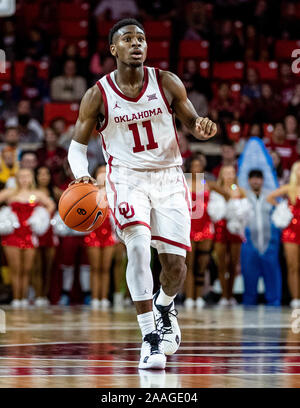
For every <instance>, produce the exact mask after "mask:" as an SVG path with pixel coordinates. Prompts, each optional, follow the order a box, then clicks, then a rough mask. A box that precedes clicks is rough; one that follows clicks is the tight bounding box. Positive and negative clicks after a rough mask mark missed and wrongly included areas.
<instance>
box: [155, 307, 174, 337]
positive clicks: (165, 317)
mask: <svg viewBox="0 0 300 408" xmlns="http://www.w3.org/2000/svg"><path fill="white" fill-rule="evenodd" d="M169 315H172V316H173V317H176V316H177V315H178V312H177V310H176V309H173V310H167V311H165V312H162V313H161V317H159V318H158V319H157V325H159V324H160V323H161V322H162V323H163V327H162V329H161V333H162V336H163V337H164V335H165V334H172V333H173V331H172V326H171V321H170V318H169Z"/></svg>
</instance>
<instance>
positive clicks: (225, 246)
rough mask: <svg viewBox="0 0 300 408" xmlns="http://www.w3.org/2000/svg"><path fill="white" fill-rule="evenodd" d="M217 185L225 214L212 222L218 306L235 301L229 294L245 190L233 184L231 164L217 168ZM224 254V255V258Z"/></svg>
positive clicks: (243, 223)
mask: <svg viewBox="0 0 300 408" xmlns="http://www.w3.org/2000/svg"><path fill="white" fill-rule="evenodd" d="M217 184H218V185H219V186H220V187H221V188H222V189H223V192H224V193H223V196H224V198H225V199H226V209H225V216H224V218H222V219H221V220H219V221H217V222H216V223H215V239H214V241H215V250H216V255H217V258H218V275H219V280H220V283H221V288H222V297H221V299H220V301H219V305H220V306H228V305H230V306H234V305H235V304H236V300H235V298H234V297H233V296H232V293H233V285H234V278H235V273H236V270H237V266H238V263H239V260H240V250H241V244H242V242H243V234H244V228H245V226H246V219H247V211H249V203H248V201H247V199H246V198H245V197H246V192H245V190H244V189H242V188H241V187H239V186H238V184H237V177H236V171H235V168H234V166H231V165H229V166H227V165H226V166H222V167H221V169H220V173H219V177H218V180H217ZM247 204H248V205H247ZM227 254H228V257H226V255H227Z"/></svg>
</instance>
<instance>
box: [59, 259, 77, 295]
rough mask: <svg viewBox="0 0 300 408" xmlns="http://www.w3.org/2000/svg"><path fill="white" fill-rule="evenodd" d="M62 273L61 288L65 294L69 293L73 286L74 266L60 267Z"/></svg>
mask: <svg viewBox="0 0 300 408" xmlns="http://www.w3.org/2000/svg"><path fill="white" fill-rule="evenodd" d="M61 268H62V272H63V285H62V288H63V290H64V291H65V292H70V291H71V289H72V286H73V280H74V266H73V265H72V266H69V265H62V266H61Z"/></svg>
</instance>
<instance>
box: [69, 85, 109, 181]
mask: <svg viewBox="0 0 300 408" xmlns="http://www.w3.org/2000/svg"><path fill="white" fill-rule="evenodd" d="M101 104H102V95H101V92H100V91H99V89H98V87H97V85H94V86H93V87H92V88H90V89H88V90H87V91H86V93H85V95H84V96H83V98H82V101H81V104H80V109H79V116H78V119H77V121H76V125H75V129H74V135H73V139H72V142H71V144H70V148H69V152H68V160H69V164H70V167H71V170H72V173H73V174H74V177H75V180H74V181H72V183H71V184H73V183H80V182H84V183H89V182H91V183H93V184H96V180H95V179H93V178H92V177H91V176H90V174H89V172H88V164H89V163H88V159H87V147H88V146H87V145H88V143H89V140H90V137H91V134H92V131H93V129H94V127H95V125H96V123H97V118H98V115H99V113H100V109H101Z"/></svg>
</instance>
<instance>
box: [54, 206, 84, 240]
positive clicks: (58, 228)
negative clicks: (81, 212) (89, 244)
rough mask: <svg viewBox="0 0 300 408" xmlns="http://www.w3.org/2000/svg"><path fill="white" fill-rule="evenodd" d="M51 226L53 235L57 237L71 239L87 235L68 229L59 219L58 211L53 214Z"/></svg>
mask: <svg viewBox="0 0 300 408" xmlns="http://www.w3.org/2000/svg"><path fill="white" fill-rule="evenodd" d="M51 225H52V227H53V232H54V234H56V235H58V236H59V237H73V236H80V235H86V234H87V232H79V231H75V230H73V229H71V228H69V227H68V226H67V225H66V224H65V223H64V222H63V220H62V219H61V217H60V215H59V213H58V211H57V212H56V213H55V214H54V216H53V218H52V220H51Z"/></svg>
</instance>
